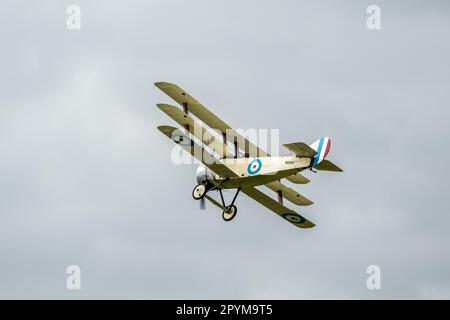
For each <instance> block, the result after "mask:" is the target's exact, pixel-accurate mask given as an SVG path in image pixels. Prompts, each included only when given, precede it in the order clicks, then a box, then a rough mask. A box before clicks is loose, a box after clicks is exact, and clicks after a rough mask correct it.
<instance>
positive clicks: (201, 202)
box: [200, 197, 206, 210]
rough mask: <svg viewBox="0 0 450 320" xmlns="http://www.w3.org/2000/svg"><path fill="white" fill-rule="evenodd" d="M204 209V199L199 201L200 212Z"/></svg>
mask: <svg viewBox="0 0 450 320" xmlns="http://www.w3.org/2000/svg"><path fill="white" fill-rule="evenodd" d="M205 209H206V203H205V197H203V198H201V199H200V210H205Z"/></svg>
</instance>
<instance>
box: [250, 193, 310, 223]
mask: <svg viewBox="0 0 450 320" xmlns="http://www.w3.org/2000/svg"><path fill="white" fill-rule="evenodd" d="M242 192H243V193H245V194H246V195H247V196H249V197H250V198H252V199H253V200H255V201H257V202H259V203H260V204H262V205H263V206H264V207H266V208H267V209H269V210H271V211H273V212H275V213H276V214H278V215H279V216H280V217H282V218H283V219H285V220H287V221H289V222H290V223H292V224H293V225H295V226H296V227H299V228H312V227H314V226H315V224H314V223H312V222H311V221H309V220H308V219H306V218H304V217H302V216H301V215H299V214H298V213H296V212H295V211H293V210H291V209H289V208H287V207H285V206H283V205H282V204H280V203H279V202H278V201H276V200H274V199H272V198H271V197H269V196H268V195H266V194H265V193H263V192H261V191H259V190H258V189H256V188H253V187H250V188H242Z"/></svg>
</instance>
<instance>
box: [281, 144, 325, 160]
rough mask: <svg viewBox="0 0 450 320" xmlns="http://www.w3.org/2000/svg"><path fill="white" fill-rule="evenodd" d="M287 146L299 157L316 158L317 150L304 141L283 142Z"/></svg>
mask: <svg viewBox="0 0 450 320" xmlns="http://www.w3.org/2000/svg"><path fill="white" fill-rule="evenodd" d="M283 146H285V147H286V148H288V149H289V151H291V152H292V153H294V154H295V155H296V156H297V157H307V158H314V156H315V155H316V153H317V152H316V150H314V149H313V148H311V147H310V146H308V145H307V144H306V143H303V142H294V143H287V144H283Z"/></svg>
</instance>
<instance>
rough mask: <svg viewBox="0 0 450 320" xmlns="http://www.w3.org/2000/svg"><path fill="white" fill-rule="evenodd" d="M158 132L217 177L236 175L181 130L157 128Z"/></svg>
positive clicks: (168, 127)
mask: <svg viewBox="0 0 450 320" xmlns="http://www.w3.org/2000/svg"><path fill="white" fill-rule="evenodd" d="M158 130H159V131H161V132H162V133H163V134H164V135H165V136H166V137H168V138H169V139H171V140H172V141H173V142H175V143H176V144H178V145H179V146H180V147H181V148H183V150H185V151H186V152H188V153H190V154H191V156H193V157H194V158H196V159H197V160H198V161H200V162H202V163H203V164H204V165H205V166H206V167H208V168H209V169H210V170H212V171H213V172H215V173H216V174H218V175H219V176H221V177H235V176H236V174H235V173H234V172H233V171H231V170H230V169H229V168H228V167H227V166H226V165H224V164H223V163H220V160H218V159H216V158H214V156H213V155H212V154H211V153H209V152H208V151H207V150H206V149H205V148H203V147H201V146H200V145H198V144H197V143H195V142H194V140H192V139H191V138H190V137H189V136H188V135H186V134H185V133H184V132H183V131H182V130H181V129H179V128H175V127H171V126H159V127H158Z"/></svg>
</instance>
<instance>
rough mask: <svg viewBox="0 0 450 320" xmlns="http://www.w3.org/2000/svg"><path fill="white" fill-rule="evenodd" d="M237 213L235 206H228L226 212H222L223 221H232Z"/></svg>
mask: <svg viewBox="0 0 450 320" xmlns="http://www.w3.org/2000/svg"><path fill="white" fill-rule="evenodd" d="M236 213H237V208H236V206H235V205H232V206H228V207H227V209H226V210H224V211H223V212H222V218H223V220H225V221H231V220H233V219H234V217H235V216H236Z"/></svg>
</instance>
